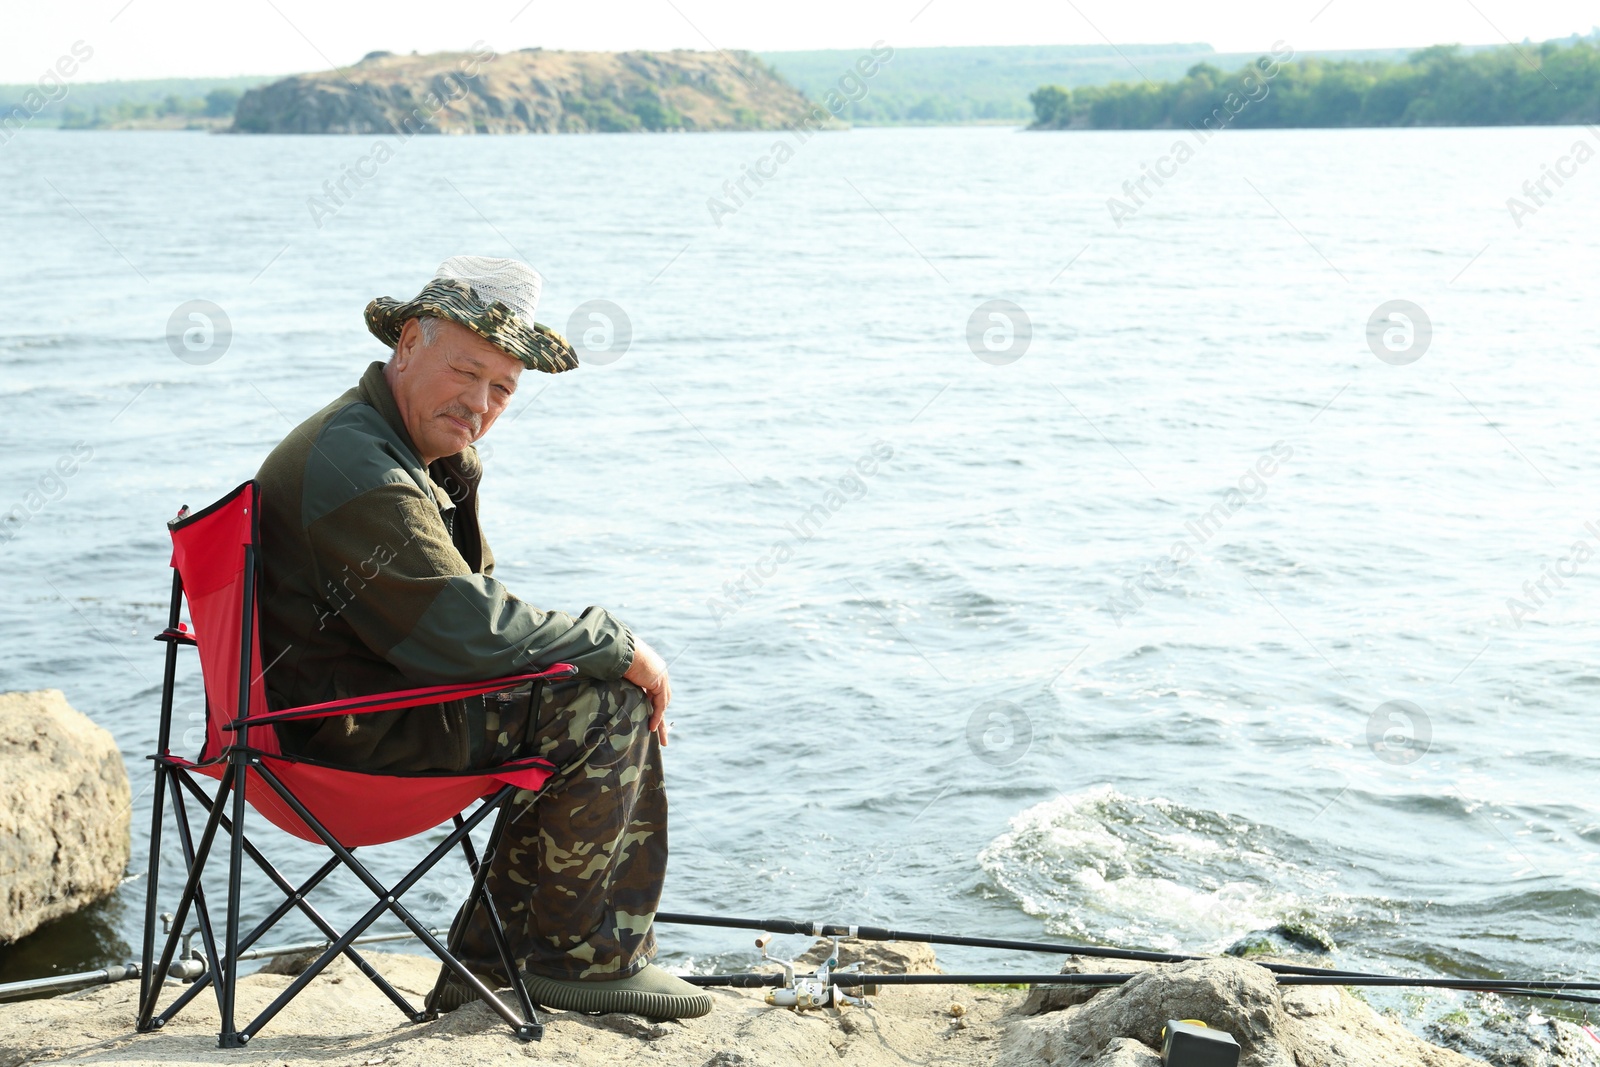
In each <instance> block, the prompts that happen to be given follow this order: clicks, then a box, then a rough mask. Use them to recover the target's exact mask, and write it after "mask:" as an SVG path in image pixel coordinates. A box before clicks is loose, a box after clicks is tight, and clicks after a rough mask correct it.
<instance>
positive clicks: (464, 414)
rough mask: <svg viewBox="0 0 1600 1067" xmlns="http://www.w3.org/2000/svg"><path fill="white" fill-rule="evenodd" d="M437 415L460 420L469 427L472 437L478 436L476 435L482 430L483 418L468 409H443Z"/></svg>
mask: <svg viewBox="0 0 1600 1067" xmlns="http://www.w3.org/2000/svg"><path fill="white" fill-rule="evenodd" d="M439 414H440V415H448V416H450V417H451V418H452V419H460V420H461V421H462V422H464V423H466V424H467V425H468V426H471V427H472V436H474V437H476V436H478V434H479V433H480V432H482V430H483V416H482V415H479V414H478V413H477V412H476V411H472V410H470V409H468V408H464V407H461V406H459V405H457V406H454V407H448V408H445V409H444V410H443V411H441V412H439Z"/></svg>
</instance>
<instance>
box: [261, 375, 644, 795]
mask: <svg viewBox="0 0 1600 1067" xmlns="http://www.w3.org/2000/svg"><path fill="white" fill-rule="evenodd" d="M482 473H483V470H482V466H481V464H480V463H479V461H478V454H477V450H476V449H475V448H472V447H470V446H469V447H468V448H467V449H466V450H465V451H463V452H461V453H459V454H458V455H455V456H450V457H447V458H445V459H441V460H436V461H435V462H434V463H432V464H431V465H430V466H429V467H427V468H426V469H424V468H423V466H422V462H421V459H420V458H419V457H418V455H417V450H416V449H415V447H413V445H412V443H411V438H410V435H409V434H407V432H406V429H405V424H404V422H403V421H402V419H401V418H400V412H399V409H398V408H397V407H396V406H395V402H394V396H393V394H392V393H391V392H390V390H389V385H388V382H387V380H386V379H385V378H384V364H382V363H374V364H372V365H371V366H370V367H368V368H367V370H366V373H365V374H363V375H362V376H361V381H360V383H359V384H358V385H357V386H356V387H355V388H354V389H351V390H350V391H349V392H347V393H345V394H344V395H343V396H341V397H339V399H337V400H335V401H334V402H333V403H331V404H329V405H328V406H327V407H325V408H323V409H322V410H321V411H319V412H317V413H316V414H315V415H313V416H311V418H309V419H307V420H306V421H305V422H303V423H301V424H300V425H299V426H298V427H296V428H295V430H294V431H293V432H292V433H290V434H289V436H288V437H286V438H284V440H283V442H282V443H281V444H279V445H278V447H277V448H275V449H273V450H272V453H271V455H269V456H268V457H267V459H266V462H265V463H263V464H262V465H261V471H260V473H259V474H257V476H256V478H257V481H258V482H259V483H260V486H261V514H260V520H261V560H262V581H261V596H260V617H261V654H262V662H263V663H264V664H266V665H267V666H266V678H265V681H266V686H267V692H268V702H269V703H270V705H271V706H272V707H273V708H274V709H275V710H276V709H281V708H286V707H295V706H299V705H304V704H313V703H319V702H321V701H325V700H334V699H338V698H340V697H348V696H365V695H368V694H372V693H381V692H387V691H390V690H394V689H406V688H411V687H413V686H419V685H432V684H439V683H444V682H463V681H476V680H480V679H489V678H497V677H500V676H502V675H507V674H514V673H517V672H519V671H530V670H536V669H539V668H541V667H546V666H549V665H550V664H552V663H561V662H565V663H571V664H573V665H575V666H576V667H577V668H578V669H579V672H580V673H581V674H583V675H587V676H589V677H592V678H598V679H602V680H608V681H609V680H613V679H616V678H620V677H621V676H622V675H623V674H625V673H626V672H627V670H628V667H629V666H630V665H631V664H632V662H633V634H632V633H631V632H630V631H629V630H628V628H627V627H626V626H624V625H623V624H622V623H621V622H619V621H618V620H617V619H616V618H614V617H613V616H612V615H611V614H610V613H609V612H607V611H605V610H604V609H602V608H596V607H591V608H588V609H586V610H585V611H584V612H583V614H582V615H580V616H578V617H577V618H573V617H572V616H571V615H568V614H565V613H564V612H559V611H540V610H539V609H538V608H535V607H533V606H532V605H530V604H527V603H525V602H523V601H521V600H519V599H517V598H516V597H515V596H513V595H512V594H511V592H510V591H509V590H507V589H506V587H505V586H504V585H502V584H500V582H498V581H496V580H495V578H494V556H493V555H492V554H491V553H490V551H489V545H488V543H487V542H486V541H485V540H484V538H483V533H482V531H481V530H480V528H479V525H478V482H479V479H480V478H481V476H482ZM474 729H478V730H481V729H482V727H481V724H479V725H477V726H476V727H469V716H468V714H467V706H466V704H465V703H464V702H463V701H459V700H458V701H451V702H448V703H444V704H434V705H426V706H423V707H417V708H405V709H401V710H398V711H386V712H375V713H370V714H366V715H346V716H341V717H338V718H332V719H317V720H311V721H309V722H305V723H285V724H283V725H281V726H280V727H279V737H280V740H281V742H282V744H283V747H284V749H285V750H286V751H289V752H294V753H298V754H301V755H305V756H309V757H312V758H315V759H320V760H326V761H328V762H331V763H339V764H344V765H347V766H354V767H360V768H362V769H366V770H391V771H427V770H443V771H455V770H461V769H463V768H465V767H467V766H468V765H469V763H470V761H471V758H472V755H473V753H474V749H475V746H477V745H478V744H479V743H480V741H479V739H477V738H476V737H474V736H473V730H474Z"/></svg>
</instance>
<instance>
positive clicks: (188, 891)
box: [139, 764, 233, 1030]
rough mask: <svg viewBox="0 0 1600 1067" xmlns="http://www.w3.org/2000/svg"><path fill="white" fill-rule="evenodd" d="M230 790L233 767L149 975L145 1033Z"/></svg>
mask: <svg viewBox="0 0 1600 1067" xmlns="http://www.w3.org/2000/svg"><path fill="white" fill-rule="evenodd" d="M168 780H169V781H170V780H171V779H170V778H169V779H168ZM231 788H233V766H232V764H230V765H229V766H228V767H227V768H226V769H225V770H224V771H223V772H222V781H221V782H220V783H219V784H218V786H217V803H216V804H215V805H214V806H213V807H212V809H211V816H210V818H208V819H207V820H206V828H205V830H204V831H203V832H202V833H201V835H200V844H199V847H198V848H196V849H195V856H194V862H193V863H191V864H190V866H189V875H188V877H187V878H185V879H184V883H183V892H182V893H181V894H180V895H179V897H178V910H177V911H176V912H175V913H174V915H173V924H172V931H171V932H170V933H169V934H168V935H167V942H166V945H165V946H164V947H163V948H162V950H161V961H160V963H158V964H157V965H156V967H155V968H154V969H153V970H152V971H151V972H150V977H151V979H152V981H151V983H150V991H149V996H148V998H147V999H146V1001H145V1003H144V1004H142V1005H140V1008H139V1022H140V1027H139V1028H140V1029H141V1030H148V1029H150V1028H151V1026H152V1023H151V1019H150V1016H151V1015H152V1014H154V1012H155V1001H156V997H157V995H158V994H159V993H160V992H161V982H160V976H162V975H165V974H166V973H167V970H168V968H170V967H171V966H172V958H173V955H174V954H175V953H176V952H177V949H178V941H179V940H180V939H181V938H182V936H183V924H184V923H185V922H187V921H188V919H189V908H190V907H191V905H192V904H193V902H194V898H195V894H196V892H197V891H198V890H199V888H200V875H201V873H202V872H203V871H204V870H205V864H206V859H207V858H208V857H209V856H210V855H211V845H212V843H213V842H214V841H215V840H216V836H217V827H218V825H219V824H220V822H221V817H222V800H223V798H225V797H226V796H227V795H228V790H229V789H231Z"/></svg>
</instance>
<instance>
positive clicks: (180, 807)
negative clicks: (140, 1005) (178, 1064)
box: [158, 778, 232, 1025]
mask: <svg viewBox="0 0 1600 1067" xmlns="http://www.w3.org/2000/svg"><path fill="white" fill-rule="evenodd" d="M168 781H169V782H170V783H171V786H172V814H173V822H174V823H175V825H176V826H177V828H178V841H179V842H180V843H181V844H182V846H183V859H184V862H185V863H188V864H191V865H192V864H193V863H194V842H193V841H192V840H191V838H190V833H189V812H188V810H187V809H186V808H185V807H184V803H183V790H182V789H180V788H179V787H178V783H177V782H176V781H175V780H174V779H171V778H169V779H168ZM201 795H202V796H204V795H205V794H204V792H202V793H201ZM208 814H209V813H208ZM229 832H230V833H231V832H232V831H229ZM194 916H195V922H196V923H197V924H198V925H199V927H200V939H201V943H202V944H203V945H204V946H205V953H206V963H207V967H206V971H207V973H208V974H214V973H215V972H216V969H217V964H218V963H219V962H220V957H219V956H218V955H217V938H216V933H215V931H214V930H213V928H212V926H211V912H210V910H209V909H207V907H206V894H205V888H204V887H203V886H196V887H195V891H194ZM217 1008H218V1010H221V1008H222V999H221V989H220V988H219V989H218V998H217ZM171 1017H172V1016H171V1013H170V1012H162V1014H161V1015H160V1016H158V1018H160V1020H161V1022H162V1024H163V1025H165V1024H166V1022H167V1020H168V1019H170V1018H171Z"/></svg>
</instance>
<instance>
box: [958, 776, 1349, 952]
mask: <svg viewBox="0 0 1600 1067" xmlns="http://www.w3.org/2000/svg"><path fill="white" fill-rule="evenodd" d="M1277 836H1278V835H1277V832H1276V831H1273V830H1270V829H1269V828H1264V827H1260V826H1257V825H1254V824H1252V823H1249V822H1247V821H1245V820H1242V819H1238V818H1235V817H1233V816H1230V815H1226V814H1222V813H1218V812H1212V811H1204V810H1196V809H1190V808H1185V807H1183V806H1181V805H1179V804H1175V803H1173V802H1172V801H1169V800H1166V799H1163V798H1160V797H1132V796H1127V795H1124V794H1122V793H1119V792H1117V791H1116V790H1115V789H1113V788H1112V787H1111V786H1109V785H1099V786H1095V787H1093V788H1090V789H1085V790H1081V791H1079V792H1076V793H1069V794H1065V795H1062V796H1059V797H1056V798H1054V799H1052V800H1048V801H1045V802H1044V803H1041V804H1036V805H1034V806H1033V807H1031V808H1028V809H1027V810H1025V811H1023V812H1021V813H1019V814H1018V815H1016V816H1015V817H1014V818H1013V819H1012V820H1011V823H1010V827H1009V828H1008V829H1007V830H1006V832H1005V833H1003V834H1001V835H1000V836H998V837H996V838H995V839H994V840H993V841H992V842H990V844H989V845H988V846H987V847H986V848H984V849H983V851H982V852H981V853H979V856H978V862H979V863H980V864H981V865H982V866H983V869H984V871H985V872H987V874H988V875H989V877H990V879H992V880H993V882H994V883H995V885H996V886H997V887H999V888H1000V889H1001V890H1003V891H1004V892H1006V893H1009V894H1010V895H1012V896H1013V897H1014V898H1015V899H1016V900H1017V902H1018V904H1019V905H1020V906H1021V907H1022V909H1023V910H1024V911H1025V912H1027V913H1028V914H1030V915H1036V916H1039V917H1042V918H1044V919H1046V920H1047V925H1048V926H1049V927H1050V928H1051V929H1052V930H1054V931H1055V932H1057V933H1061V934H1068V935H1072V936H1077V937H1082V938H1086V939H1090V940H1096V941H1102V942H1109V943H1117V944H1122V945H1128V946H1135V945H1136V946H1141V947H1147V948H1153V949H1157V950H1160V951H1179V950H1184V951H1218V950H1220V949H1224V948H1226V947H1228V946H1229V945H1230V944H1232V943H1233V942H1234V941H1236V940H1238V939H1239V938H1240V937H1242V936H1244V935H1246V934H1249V933H1251V932H1253V931H1257V930H1262V929H1266V928H1269V927H1271V926H1273V925H1275V924H1276V923H1278V922H1281V921H1283V920H1284V919H1286V918H1291V917H1294V918H1303V917H1305V916H1306V915H1307V912H1308V911H1310V910H1313V904H1314V902H1316V901H1319V900H1325V899H1326V894H1327V883H1328V881H1329V879H1328V877H1327V876H1326V875H1323V874H1319V873H1317V872H1311V871H1307V870H1304V869H1303V868H1300V867H1298V866H1297V865H1295V864H1293V863H1291V862H1289V861H1288V860H1285V859H1283V858H1282V857H1281V856H1280V855H1279V854H1278V853H1277V852H1276V851H1275V850H1274V849H1273V848H1271V847H1270V846H1269V844H1268V840H1267V839H1271V838H1276V837H1277Z"/></svg>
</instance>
